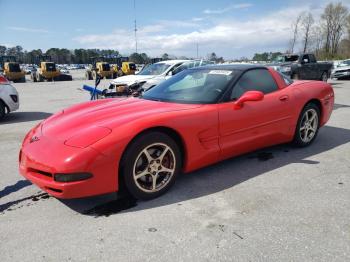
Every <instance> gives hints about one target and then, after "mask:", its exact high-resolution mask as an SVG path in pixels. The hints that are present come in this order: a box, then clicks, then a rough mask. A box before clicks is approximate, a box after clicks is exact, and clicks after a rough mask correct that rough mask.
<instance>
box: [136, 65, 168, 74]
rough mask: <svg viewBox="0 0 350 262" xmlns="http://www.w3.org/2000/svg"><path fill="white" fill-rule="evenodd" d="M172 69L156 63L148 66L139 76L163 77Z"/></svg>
mask: <svg viewBox="0 0 350 262" xmlns="http://www.w3.org/2000/svg"><path fill="white" fill-rule="evenodd" d="M169 67H170V65H169V64H164V63H156V64H152V65H148V66H146V67H145V68H144V69H143V70H142V71H141V72H140V73H138V74H139V75H154V76H155V75H161V74H162V73H164V72H165V71H166V70H167V69H168V68H169Z"/></svg>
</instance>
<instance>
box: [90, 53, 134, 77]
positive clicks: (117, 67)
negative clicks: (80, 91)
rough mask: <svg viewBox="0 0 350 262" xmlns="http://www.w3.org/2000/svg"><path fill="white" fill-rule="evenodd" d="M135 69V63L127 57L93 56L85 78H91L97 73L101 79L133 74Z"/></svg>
mask: <svg viewBox="0 0 350 262" xmlns="http://www.w3.org/2000/svg"><path fill="white" fill-rule="evenodd" d="M135 71H136V65H135V63H133V62H129V58H128V57H117V58H115V57H94V58H92V63H91V65H90V67H89V68H88V69H87V70H86V72H85V78H86V79H87V80H92V79H96V76H97V75H98V76H99V77H100V78H101V79H103V78H106V79H112V78H117V77H118V76H123V75H133V74H135Z"/></svg>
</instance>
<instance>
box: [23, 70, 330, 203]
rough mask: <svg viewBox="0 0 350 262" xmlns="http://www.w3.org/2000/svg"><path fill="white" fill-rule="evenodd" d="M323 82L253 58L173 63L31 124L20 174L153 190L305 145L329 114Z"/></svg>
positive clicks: (69, 189) (68, 190)
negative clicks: (258, 153) (251, 155)
mask: <svg viewBox="0 0 350 262" xmlns="http://www.w3.org/2000/svg"><path fill="white" fill-rule="evenodd" d="M333 104H334V93H333V89H332V87H331V86H330V85H329V84H327V83H324V82H318V81H294V82H293V81H292V80H290V79H289V78H287V77H285V76H283V75H282V74H280V73H278V72H276V71H274V70H272V69H269V68H266V67H261V66H252V65H220V66H219V65H215V66H206V67H200V68H195V69H190V70H186V71H183V72H181V73H179V74H177V75H175V76H173V77H172V78H170V79H169V80H167V81H165V82H163V83H161V84H159V85H158V86H156V87H154V88H152V89H150V90H148V91H147V92H145V93H144V94H143V96H141V97H138V98H120V99H104V100H97V101H93V102H87V103H82V104H79V105H75V106H73V107H71V108H68V109H65V110H63V111H62V112H59V113H57V114H55V115H53V116H51V117H50V118H48V119H46V120H45V121H43V122H41V123H40V124H39V125H37V126H36V127H34V128H33V129H32V130H31V131H30V132H29V133H28V134H27V136H26V137H25V139H24V141H23V145H22V149H21V151H20V155H19V169H20V172H21V174H22V175H23V176H25V177H26V178H27V179H29V180H30V181H32V182H33V183H34V184H36V185H38V186H39V187H40V188H42V189H43V190H45V191H46V192H48V193H49V194H51V195H53V196H55V197H58V198H78V197H86V196H92V195H98V194H103V193H110V192H115V191H118V190H119V189H120V188H121V187H122V186H126V188H127V190H128V191H129V192H130V193H131V194H132V195H133V196H135V197H136V198H139V199H151V198H154V197H157V196H159V195H161V194H163V193H164V192H165V191H166V190H168V189H169V188H170V187H171V185H172V184H173V183H174V181H175V179H176V176H177V175H178V174H179V173H180V172H189V171H192V170H195V169H198V168H201V167H204V166H207V165H210V164H213V163H216V162H218V161H221V160H223V159H227V158H230V157H233V156H236V155H239V154H242V153H246V152H249V151H253V150H256V149H259V148H262V147H267V146H271V145H274V144H280V143H287V142H293V143H294V144H296V145H297V146H301V147H303V146H307V145H309V144H310V143H312V142H313V141H314V139H315V138H316V136H317V132H318V129H319V127H321V126H323V125H324V124H325V123H326V122H327V121H328V119H329V117H330V115H331V112H332V109H333Z"/></svg>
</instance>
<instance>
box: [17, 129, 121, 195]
mask: <svg viewBox="0 0 350 262" xmlns="http://www.w3.org/2000/svg"><path fill="white" fill-rule="evenodd" d="M33 136H34V135H33V134H30V135H29V136H27V137H26V139H25V141H24V143H23V146H22V149H21V151H20V155H19V171H20V173H21V174H22V175H23V176H24V177H25V178H27V179H28V180H30V181H31V182H32V183H34V184H35V185H37V186H38V187H40V188H41V189H42V190H44V191H46V192H47V193H49V194H50V195H53V196H55V197H57V198H66V199H67V198H80V197H87V196H93V195H100V194H105V193H111V192H115V191H117V189H118V164H117V163H111V161H110V159H109V158H108V157H107V156H105V155H103V154H101V153H99V152H98V151H96V150H95V149H93V148H89V147H88V148H84V149H82V148H74V147H70V146H66V145H64V144H63V142H62V141H57V140H53V139H50V138H47V137H45V136H38V137H37V139H38V140H36V141H33V142H32V143H30V142H29V140H30V139H31V138H32V137H33ZM79 172H88V173H91V174H92V175H93V176H92V177H91V178H88V179H86V180H82V181H76V182H57V181H55V180H54V174H56V173H64V174H72V173H79Z"/></svg>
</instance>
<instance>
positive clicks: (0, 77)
mask: <svg viewBox="0 0 350 262" xmlns="http://www.w3.org/2000/svg"><path fill="white" fill-rule="evenodd" d="M9 83H10V82H9V81H8V80H7V79H6V77H4V76H2V75H0V84H9Z"/></svg>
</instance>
